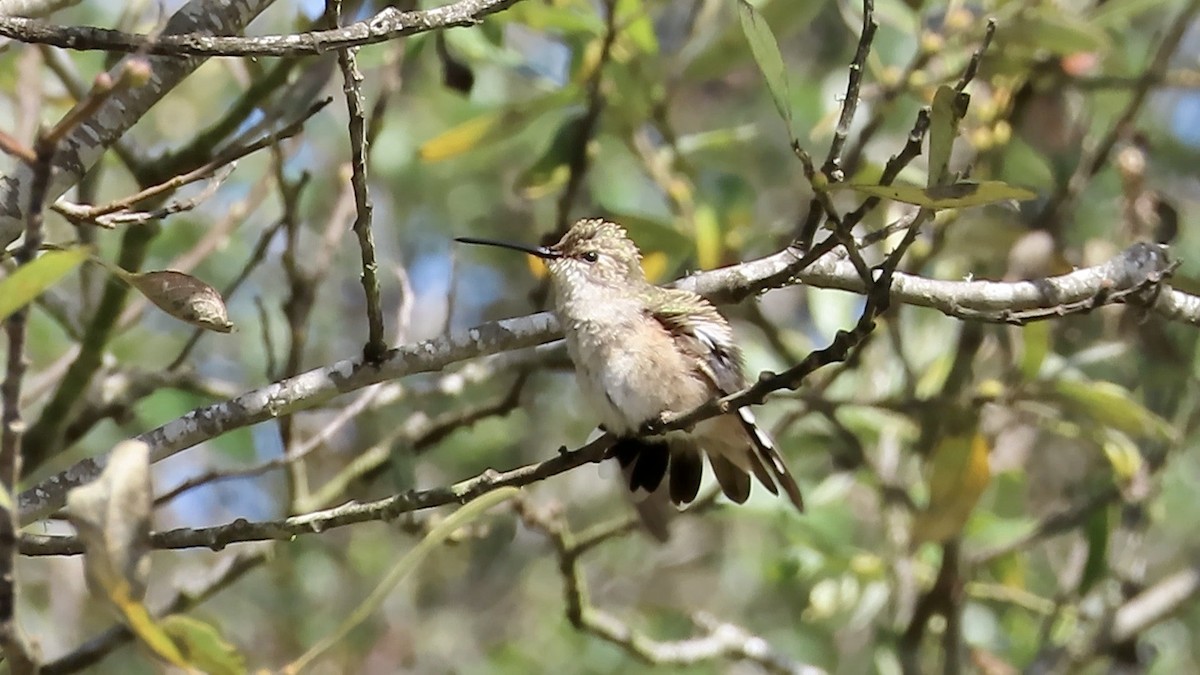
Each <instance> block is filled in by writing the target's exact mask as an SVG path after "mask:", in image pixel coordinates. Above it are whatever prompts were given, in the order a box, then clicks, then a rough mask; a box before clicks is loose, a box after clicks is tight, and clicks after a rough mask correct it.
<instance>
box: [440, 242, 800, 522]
mask: <svg viewBox="0 0 1200 675" xmlns="http://www.w3.org/2000/svg"><path fill="white" fill-rule="evenodd" d="M457 241H460V242H463V243H467V244H484V245H488V246H500V247H503V248H510V249H514V250H518V251H524V252H526V253H529V254H531V255H535V256H537V257H539V258H542V259H543V260H545V261H546V265H547V267H548V268H549V270H550V279H551V282H552V284H553V287H554V299H555V311H556V313H557V314H558V318H559V321H560V322H561V324H562V328H563V332H564V334H565V337H566V342H567V350H568V352H569V353H570V356H571V360H572V361H573V362H574V364H575V371H576V374H577V375H578V379H579V384H580V387H581V388H582V389H583V392H584V395H585V396H586V398H587V400H588V402H589V403H590V404H591V405H592V407H593V408H595V410H596V411H597V412H599V414H600V419H601V426H603V428H604V429H605V430H606V431H607V432H609V433H611V434H613V435H614V436H615V437H616V438H617V441H616V443H615V444H614V446H613V450H612V451H611V454H612V455H613V456H615V457H616V458H617V460H618V461H619V462H620V463H621V466H622V468H623V469H624V470H625V474H626V475H627V476H628V478H629V488H630V489H631V490H633V491H635V492H637V491H638V490H645V491H647V492H650V493H654V492H655V491H656V490H658V488H659V487H660V485H661V484H662V482H663V479H664V477H666V478H667V485H668V491H669V496H670V499H671V501H673V502H675V503H676V504H687V503H690V502H691V501H693V500H694V499H695V498H696V494H697V492H698V491H699V489H700V480H701V477H702V474H703V460H702V458H701V453H702V452H703V453H705V454H707V455H708V461H709V463H710V464H711V465H712V468H713V473H714V474H716V477H717V482H718V483H719V484H720V485H721V490H722V491H723V492H724V493H725V496H726V497H728V498H729V499H731V500H732V501H734V502H737V503H739V504H740V503H742V502H745V501H746V499H747V498H748V497H749V496H750V474H754V476H755V477H756V478H757V479H758V481H759V482H760V483H761V484H762V485H763V486H764V487H765V488H766V489H767V490H769V491H770V492H771V493H772V494H775V495H778V494H779V489H780V488H782V489H783V491H784V493H785V494H786V495H787V497H788V499H789V500H791V502H792V504H794V505H795V507H796V508H797V509H799V510H801V511H803V510H804V501H803V499H802V498H801V495H800V488H799V486H797V485H796V480H795V479H794V478H793V477H792V475H791V473H789V472H788V469H787V466H786V465H785V464H784V463H783V458H782V457H780V455H779V452H778V451H777V450H776V449H775V447H774V445H773V444H772V443H771V439H770V438H769V437H768V436H767V434H766V433H764V432H763V430H762V429H760V428H759V427H758V425H757V424H755V422H754V417H753V415H752V414H751V412H750V410H749V409H748V408H739V409H738V410H736V411H733V412H730V413H729V414H726V415H721V416H718V417H712V418H709V419H707V420H704V421H702V422H700V423H698V424H697V425H696V426H695V428H694V429H692V430H690V431H671V432H667V433H666V434H665V435H663V436H656V437H648V438H647V437H639V432H640V430H641V428H642V427H643V425H645V424H646V423H647V422H650V421H656V420H659V419H661V418H662V416H663V415H664V414H667V413H682V412H686V411H688V410H691V409H693V408H695V407H697V406H699V405H702V404H704V403H706V402H708V401H709V400H711V399H713V398H716V397H719V396H723V395H726V394H730V393H733V392H735V391H737V390H739V389H741V388H742V387H743V386H745V375H744V374H743V372H742V361H741V352H740V350H739V349H738V347H737V345H736V344H735V343H734V340H733V330H732V329H731V328H730V326H729V322H728V321H727V320H726V319H725V317H723V316H721V314H720V313H719V312H717V310H716V308H714V307H713V306H712V304H710V303H709V302H708V301H707V300H705V299H704V298H702V297H701V296H699V295H697V294H695V293H692V292H691V291H686V290H679V289H671V288H660V287H658V286H654V285H653V284H651V283H649V282H648V281H646V277H645V274H644V273H643V272H642V267H641V263H640V260H641V253H640V252H639V251H638V248H637V246H635V245H634V243H633V242H632V241H630V239H629V237H628V236H626V234H625V230H624V229H622V228H621V227H620V226H619V225H617V224H616V223H613V222H610V221H607V220H603V219H600V218H588V219H584V220H580V221H578V222H577V223H575V225H574V226H572V227H571V229H570V230H569V231H568V232H567V233H566V234H565V235H564V236H563V238H562V239H561V240H560V241H559V242H558V243H557V244H554V245H553V246H539V247H532V246H524V245H520V244H513V243H509V242H503V241H494V240H489V239H476V238H472V237H461V238H459V239H458V240H457Z"/></svg>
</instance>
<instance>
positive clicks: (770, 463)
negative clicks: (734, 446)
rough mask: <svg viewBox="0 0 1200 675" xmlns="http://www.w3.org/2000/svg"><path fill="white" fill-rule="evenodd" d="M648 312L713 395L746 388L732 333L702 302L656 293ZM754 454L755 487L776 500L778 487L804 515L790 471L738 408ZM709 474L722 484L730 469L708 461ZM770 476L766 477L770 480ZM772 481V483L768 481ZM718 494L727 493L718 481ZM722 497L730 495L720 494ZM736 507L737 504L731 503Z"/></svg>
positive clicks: (683, 294)
mask: <svg viewBox="0 0 1200 675" xmlns="http://www.w3.org/2000/svg"><path fill="white" fill-rule="evenodd" d="M648 305H649V306H650V308H651V309H650V313H651V315H652V316H653V317H654V318H655V319H656V320H657V321H658V322H659V324H661V325H662V326H663V328H665V329H666V330H667V332H668V333H670V334H671V336H672V337H674V338H675V343H676V344H677V345H678V346H679V348H680V349H681V350H683V351H684V352H685V353H688V354H691V355H693V356H694V357H695V358H694V359H693V361H694V362H695V363H696V364H697V369H698V371H699V372H700V373H701V374H702V375H703V376H704V377H705V378H706V379H708V381H709V382H711V383H712V385H713V388H714V390H715V394H716V395H718V396H724V395H727V394H731V393H733V392H735V391H738V390H739V389H741V388H742V387H743V386H745V383H746V377H745V374H744V372H743V370H742V355H741V351H740V350H738V348H737V344H736V343H735V342H734V339H733V328H732V327H730V325H729V322H728V321H727V320H726V319H725V317H724V316H721V313H720V312H718V311H717V309H716V307H713V306H712V304H711V303H709V302H708V301H707V300H705V299H704V298H703V297H701V296H699V295H697V294H695V293H692V292H690V291H685V290H680V289H670V288H657V289H656V292H655V293H654V295H653V297H652V298H651V302H649V303H648ZM734 415H736V417H737V418H738V420H739V422H740V423H741V425H742V427H743V428H744V429H745V430H746V434H747V435H748V436H749V437H750V443H751V446H752V447H753V449H754V451H753V452H749V453H747V455H748V457H749V463H750V468H751V470H752V471H753V472H754V475H755V477H756V478H758V481H759V482H760V483H762V485H763V486H764V487H766V488H767V489H768V490H770V491H771V493H772V494H776V495H777V494H779V490H778V489H777V488H776V487H775V485H776V483H778V484H779V486H780V487H782V488H783V491H784V492H785V493H787V496H788V500H789V501H791V502H792V504H793V505H794V506H795V507H796V509H797V510H799V511H803V510H804V499H803V497H802V496H801V493H800V486H799V485H797V484H796V479H795V478H793V477H792V474H791V472H790V471H788V468H787V465H786V464H784V462H783V457H782V456H781V455H780V454H779V451H778V450H776V449H775V445H774V443H772V442H771V439H770V437H769V436H767V434H766V433H765V432H764V431H763V430H762V429H761V428H759V426H758V424H757V423H756V422H755V420H754V414H753V413H752V412H751V411H750V410H749V409H748V408H739V409H738V410H736V411H735V412H734ZM711 461H712V464H713V471H714V472H715V473H717V477H718V479H720V478H721V474H722V470H721V469H726V471H725V473H726V474H727V478H728V477H729V476H728V471H727V469H728V468H731V467H732V464H730V466H729V467H725V466H722V467H721V469H718V464H717V462H716V457H712V458H711ZM764 465H765V466H764ZM768 471H769V474H768ZM772 476H774V480H772V479H771V477H772ZM720 482H721V486H722V489H723V490H724V488H725V487H726V482H727V481H725V480H721V481H720ZM729 486H730V487H731V488H736V489H734V490H733V492H734V493H735V494H737V496H741V497H742V500H741V501H745V497H744V496H742V490H741V485H740V483H739V484H735V483H733V482H729ZM724 491H725V493H726V495H727V496H729V497H730V498H731V499H734V495H731V494H729V492H730V491H729V490H724ZM735 501H737V500H736V499H735Z"/></svg>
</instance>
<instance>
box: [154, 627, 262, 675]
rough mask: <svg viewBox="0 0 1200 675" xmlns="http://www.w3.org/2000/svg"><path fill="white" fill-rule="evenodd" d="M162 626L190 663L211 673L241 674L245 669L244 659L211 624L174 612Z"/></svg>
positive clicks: (221, 674) (216, 674)
mask: <svg viewBox="0 0 1200 675" xmlns="http://www.w3.org/2000/svg"><path fill="white" fill-rule="evenodd" d="M160 625H161V627H162V630H163V632H164V633H165V634H166V635H168V636H169V637H170V638H171V639H172V640H173V641H174V642H175V645H176V646H177V647H178V650H179V651H181V652H182V653H183V656H184V659H185V660H186V661H187V663H188V664H189V665H190V666H192V667H194V668H196V669H198V670H200V671H202V672H204V673H208V675H242V674H243V673H245V672H246V660H245V658H243V657H242V654H241V653H240V652H239V651H238V650H237V648H236V647H234V646H233V645H231V644H229V642H227V641H226V640H225V638H224V637H222V636H221V633H220V631H218V630H217V629H216V628H215V627H214V626H212V625H211V624H208V623H205V622H203V621H201V620H199V619H194V618H192V617H190V616H184V615H183V614H172V615H171V616H168V617H166V618H165V619H163V620H162V621H161V622H160Z"/></svg>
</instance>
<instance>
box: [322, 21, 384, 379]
mask: <svg viewBox="0 0 1200 675" xmlns="http://www.w3.org/2000/svg"><path fill="white" fill-rule="evenodd" d="M333 7H334V9H333V15H334V17H335V18H338V20H339V21H340V16H341V2H340V1H338V2H334V3H333ZM356 51H357V50H356V49H355V48H348V49H343V50H341V51H339V52H338V67H340V68H341V70H342V81H343V85H342V92H343V93H345V95H346V111H347V113H348V114H349V117H350V123H349V132H350V166H351V167H352V173H351V176H350V185H351V186H352V187H353V189H354V206H355V212H356V214H357V215H356V216H355V218H354V234H355V236H356V237H358V248H359V250H360V251H361V253H362V275H361V276H360V281H361V282H362V287H363V294H364V295H365V296H366V301H367V342H366V344H365V345H363V359H364V360H365V361H366V362H367V363H378V362H379V361H381V360H383V358H384V355H385V354H386V352H387V341H386V340H385V339H384V337H383V307H382V302H381V300H380V298H379V264H378V263H377V262H376V261H375V237H374V235H373V234H372V232H371V213H372V211H374V205H372V203H371V193H370V191H369V188H368V186H367V157H368V152H367V135H366V134H367V131H366V129H367V124H366V118H365V116H364V113H363V99H362V80H363V76H362V73H361V72H359V70H358V61H357V59H356V58H355V52H356Z"/></svg>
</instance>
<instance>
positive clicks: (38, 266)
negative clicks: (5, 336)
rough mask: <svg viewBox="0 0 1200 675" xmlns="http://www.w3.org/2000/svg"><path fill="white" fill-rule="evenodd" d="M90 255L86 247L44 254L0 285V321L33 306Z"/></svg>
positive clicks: (19, 269) (23, 266) (20, 268)
mask: <svg viewBox="0 0 1200 675" xmlns="http://www.w3.org/2000/svg"><path fill="white" fill-rule="evenodd" d="M90 255H91V253H90V252H89V251H88V249H87V248H86V247H79V248H72V249H67V250H65V251H47V252H46V253H43V254H42V255H40V256H38V257H37V258H35V259H34V260H32V261H30V262H29V263H28V264H26V265H22V266H20V267H18V268H17V270H16V271H15V272H13V273H12V274H11V275H9V276H8V277H7V278H6V279H4V280H2V281H0V321H3V320H5V319H7V318H8V317H9V316H10V315H12V313H13V312H16V311H17V310H18V309H21V308H22V307H24V306H25V305H28V304H29V303H31V302H33V299H34V298H36V297H37V296H39V295H41V294H42V293H43V292H44V291H45V290H46V289H47V288H50V287H51V286H53V285H54V284H55V282H57V281H58V280H59V279H62V278H63V277H65V276H66V275H67V274H69V273H70V272H71V270H73V269H75V268H76V267H79V265H80V264H82V263H83V261H85V260H87V259H88V256H90Z"/></svg>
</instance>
